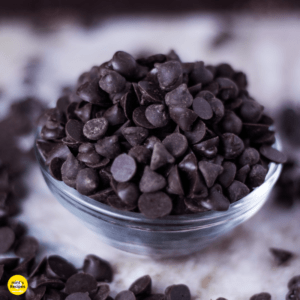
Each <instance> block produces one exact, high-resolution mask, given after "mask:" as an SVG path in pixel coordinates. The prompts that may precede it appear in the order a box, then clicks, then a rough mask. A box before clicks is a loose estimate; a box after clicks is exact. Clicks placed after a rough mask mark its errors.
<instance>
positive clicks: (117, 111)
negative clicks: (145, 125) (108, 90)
mask: <svg viewBox="0 0 300 300" xmlns="http://www.w3.org/2000/svg"><path fill="white" fill-rule="evenodd" d="M103 117H104V118H105V119H106V120H107V122H108V124H109V125H110V126H116V125H120V124H123V123H125V122H126V121H127V118H126V116H125V114H124V111H123V109H122V107H120V106H119V104H115V105H113V106H111V107H110V108H108V109H107V110H106V112H105V113H104V114H103Z"/></svg>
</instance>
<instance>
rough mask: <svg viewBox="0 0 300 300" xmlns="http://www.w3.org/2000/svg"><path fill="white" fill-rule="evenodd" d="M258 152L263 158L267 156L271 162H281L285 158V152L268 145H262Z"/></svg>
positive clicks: (284, 160) (283, 161)
mask: <svg viewBox="0 0 300 300" xmlns="http://www.w3.org/2000/svg"><path fill="white" fill-rule="evenodd" d="M259 152H260V154H261V155H263V156H264V157H265V158H267V159H269V160H271V161H273V162H276V163H279V164H283V163H285V162H286V160H287V158H286V155H285V154H283V153H282V152H280V151H278V150H277V149H275V148H273V147H272V146H270V145H262V146H261V147H260V148H259Z"/></svg>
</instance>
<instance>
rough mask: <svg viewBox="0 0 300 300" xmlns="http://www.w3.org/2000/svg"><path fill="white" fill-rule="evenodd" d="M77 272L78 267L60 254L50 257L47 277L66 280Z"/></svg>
mask: <svg viewBox="0 0 300 300" xmlns="http://www.w3.org/2000/svg"><path fill="white" fill-rule="evenodd" d="M75 273H77V270H76V268H75V267H74V266H73V265H72V264H71V263H69V262H68V261H67V260H65V259H64V258H63V257H61V256H58V255H51V256H49V257H48V260H47V267H46V274H47V277H49V278H56V279H60V280H63V281H65V280H67V279H68V278H69V277H71V276H72V275H74V274H75Z"/></svg>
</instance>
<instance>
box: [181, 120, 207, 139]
mask: <svg viewBox="0 0 300 300" xmlns="http://www.w3.org/2000/svg"><path fill="white" fill-rule="evenodd" d="M205 133H206V126H205V123H204V122H203V121H202V120H200V119H198V120H196V121H195V122H194V124H193V125H192V128H191V131H184V132H183V134H184V135H185V137H186V138H187V140H188V142H189V144H192V145H193V144H197V143H199V142H200V141H201V140H202V139H203V138H204V136H205Z"/></svg>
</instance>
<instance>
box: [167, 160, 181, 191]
mask: <svg viewBox="0 0 300 300" xmlns="http://www.w3.org/2000/svg"><path fill="white" fill-rule="evenodd" d="M167 192H168V193H169V194H176V195H181V196H183V195H184V191H183V187H182V183H181V179H180V175H179V172H178V166H177V165H175V166H172V168H171V170H170V172H169V175H168V185H167Z"/></svg>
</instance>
